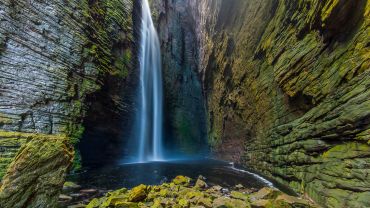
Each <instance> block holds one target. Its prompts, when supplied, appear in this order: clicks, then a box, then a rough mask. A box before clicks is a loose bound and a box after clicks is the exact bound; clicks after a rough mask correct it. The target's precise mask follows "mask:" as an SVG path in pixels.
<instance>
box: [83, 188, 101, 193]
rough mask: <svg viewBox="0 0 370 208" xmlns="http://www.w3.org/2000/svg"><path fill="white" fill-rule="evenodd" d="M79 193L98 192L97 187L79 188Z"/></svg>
mask: <svg viewBox="0 0 370 208" xmlns="http://www.w3.org/2000/svg"><path fill="white" fill-rule="evenodd" d="M80 193H84V194H95V193H98V190H97V189H81V190H80Z"/></svg>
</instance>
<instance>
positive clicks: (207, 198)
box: [87, 176, 307, 208]
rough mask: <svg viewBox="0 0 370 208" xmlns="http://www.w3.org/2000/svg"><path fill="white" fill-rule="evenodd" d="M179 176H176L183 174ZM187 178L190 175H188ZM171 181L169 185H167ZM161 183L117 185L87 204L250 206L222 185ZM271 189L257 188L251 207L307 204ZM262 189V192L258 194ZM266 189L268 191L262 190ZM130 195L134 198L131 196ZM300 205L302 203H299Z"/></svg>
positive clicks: (91, 207)
mask: <svg viewBox="0 0 370 208" xmlns="http://www.w3.org/2000/svg"><path fill="white" fill-rule="evenodd" d="M183 177H184V176H182V177H177V178H178V179H179V178H183ZM189 180H190V178H189ZM171 184H172V185H171ZM171 184H167V183H164V184H161V185H156V186H146V185H140V186H137V187H135V188H133V189H131V190H129V191H127V190H126V189H120V190H117V191H113V192H109V193H107V194H106V196H104V197H101V198H98V199H93V200H92V201H91V202H90V203H89V204H88V206H87V208H106V207H109V208H116V207H117V208H118V207H141V208H144V207H152V208H172V207H173V208H185V207H186V208H188V207H199V208H200V207H203V208H211V207H212V208H213V207H220V208H225V207H226V208H227V207H229V208H239V207H243V208H248V207H251V205H250V202H249V195H248V194H247V193H242V192H238V191H231V192H230V196H228V195H224V194H222V193H221V189H222V187H220V186H213V187H211V188H204V189H199V187H197V186H196V185H194V186H192V185H188V184H187V183H182V185H175V184H174V183H171ZM274 191H275V189H271V188H268V189H263V190H261V191H260V194H259V196H260V197H259V198H271V199H259V200H254V201H253V202H252V205H253V206H254V207H261V208H262V207H266V208H271V207H276V208H283V207H284V206H285V207H284V208H290V207H294V206H297V207H299V206H302V205H304V204H307V202H305V201H304V200H302V201H301V199H297V198H295V197H290V196H285V195H283V194H280V195H279V196H281V197H280V198H279V197H278V199H275V198H274V197H273V196H272V195H273V194H271V193H274ZM262 193H263V194H262ZM266 193H268V194H266ZM133 196H135V199H134V200H133ZM303 207H304V206H303Z"/></svg>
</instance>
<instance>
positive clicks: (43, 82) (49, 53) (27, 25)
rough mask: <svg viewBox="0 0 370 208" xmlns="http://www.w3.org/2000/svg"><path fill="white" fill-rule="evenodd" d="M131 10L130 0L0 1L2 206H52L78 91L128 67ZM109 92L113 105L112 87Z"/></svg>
mask: <svg viewBox="0 0 370 208" xmlns="http://www.w3.org/2000/svg"><path fill="white" fill-rule="evenodd" d="M131 16H132V1H130V0H124V1H121V0H119V1H118V0H113V1H104V2H103V1H87V0H86V1H85V0H84V1H75V0H68V1H59V0H51V1H49V0H48V1H44V0H39V1H28V0H20V1H18V0H17V1H14V0H3V1H1V2H0V93H1V94H0V128H1V129H2V130H4V131H1V132H0V178H1V177H2V176H3V175H4V174H5V171H6V169H7V167H8V166H9V164H10V162H11V161H12V160H13V158H15V161H14V162H13V164H12V165H11V166H10V168H9V169H8V172H7V174H6V176H4V178H3V181H4V184H3V186H2V189H1V191H2V194H1V200H5V201H6V202H7V203H8V204H9V205H14V206H9V207H25V206H26V205H32V207H46V206H50V207H55V204H54V202H55V196H56V195H57V194H58V192H59V190H60V188H61V186H62V184H63V183H62V181H63V180H64V179H63V178H64V174H65V173H66V170H67V168H68V167H69V166H70V165H71V161H72V159H71V158H73V155H72V156H71V155H70V151H72V152H73V150H72V149H70V148H72V147H73V145H74V144H75V143H76V142H77V140H78V139H79V138H80V136H81V134H82V132H83V127H82V125H81V123H82V120H83V117H84V115H85V112H86V110H87V108H88V105H87V104H88V103H86V102H85V99H86V97H87V96H88V95H90V94H92V93H95V92H97V91H99V90H100V89H101V86H102V85H103V84H104V83H105V82H107V80H114V82H111V83H110V84H111V85H114V84H112V83H125V79H126V77H127V76H128V74H129V69H130V62H131V61H130V60H131V54H132V50H131V49H132V48H131V47H132V45H133V44H132V18H131ZM116 87H117V88H119V87H120V84H117V85H116ZM110 95H111V96H107V97H108V98H107V99H108V100H110V103H113V104H112V105H111V106H113V107H117V108H119V106H120V105H121V104H122V100H120V99H118V98H117V97H120V92H118V91H115V92H113V93H112V94H110ZM108 102H109V101H108ZM113 107H112V108H113ZM29 133H32V134H31V135H30V134H29ZM55 135H64V136H63V138H64V139H63V142H62V141H60V140H55V139H54V138H55ZM47 138H50V140H48V139H47ZM21 146H22V148H21ZM70 146H72V147H70ZM20 148H21V150H19V149H20ZM66 149H68V151H67V150H66ZM18 150H19V151H18ZM44 150H45V151H44ZM65 150H66V151H67V152H65ZM38 151H39V152H38ZM49 151H50V152H49ZM16 155H17V156H16ZM15 156H16V157H15ZM27 160H30V161H29V162H30V163H29V164H27ZM75 161H76V160H75ZM76 164H77V166H78V161H77V162H76ZM35 166H38V167H40V168H35ZM29 173H32V176H29V175H28V174H29ZM28 176H29V177H28ZM49 179H50V180H49ZM26 188H27V190H25V189H26ZM50 189H52V191H50ZM54 190H55V191H54ZM13 192H14V193H16V194H15V195H13V194H14V193H13ZM10 195H13V196H10ZM46 198H48V199H50V201H47V200H46ZM17 200H20V201H17ZM0 202H2V201H0ZM15 203H18V204H15ZM0 204H2V205H3V203H0Z"/></svg>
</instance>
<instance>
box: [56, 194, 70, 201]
mask: <svg viewBox="0 0 370 208" xmlns="http://www.w3.org/2000/svg"><path fill="white" fill-rule="evenodd" d="M58 199H59V200H61V201H71V200H72V199H73V198H72V197H71V196H68V195H64V194H61V195H59V197H58Z"/></svg>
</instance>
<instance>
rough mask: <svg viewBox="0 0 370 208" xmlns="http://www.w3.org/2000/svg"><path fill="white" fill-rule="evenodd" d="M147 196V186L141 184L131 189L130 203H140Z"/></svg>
mask: <svg viewBox="0 0 370 208" xmlns="http://www.w3.org/2000/svg"><path fill="white" fill-rule="evenodd" d="M146 196H147V186H145V185H143V184H141V185H139V186H136V187H135V188H133V189H131V191H130V192H129V195H128V201H129V202H139V201H142V200H144V199H145V198H146Z"/></svg>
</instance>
